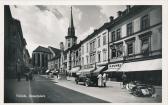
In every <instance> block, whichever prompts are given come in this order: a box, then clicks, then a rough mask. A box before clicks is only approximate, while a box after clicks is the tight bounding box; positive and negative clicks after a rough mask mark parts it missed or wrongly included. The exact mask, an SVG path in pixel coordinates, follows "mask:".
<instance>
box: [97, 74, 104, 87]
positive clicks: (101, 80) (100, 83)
mask: <svg viewBox="0 0 168 105" xmlns="http://www.w3.org/2000/svg"><path fill="white" fill-rule="evenodd" d="M97 78H98V87H102V86H103V76H102V74H99V75H98V76H97Z"/></svg>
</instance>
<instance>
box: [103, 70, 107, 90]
mask: <svg viewBox="0 0 168 105" xmlns="http://www.w3.org/2000/svg"><path fill="white" fill-rule="evenodd" d="M106 82H107V75H106V73H104V74H103V86H104V87H106Z"/></svg>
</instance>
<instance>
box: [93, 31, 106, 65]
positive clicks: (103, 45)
mask: <svg viewBox="0 0 168 105" xmlns="http://www.w3.org/2000/svg"><path fill="white" fill-rule="evenodd" d="M104 36H105V37H104ZM103 37H104V38H105V43H103ZM99 38H100V47H99V45H98V39H99ZM96 48H97V49H96V62H97V65H100V64H106V63H107V62H108V30H107V29H105V30H103V31H102V32H100V33H99V34H98V35H97V46H96ZM99 53H100V61H99V56H98V54H99Z"/></svg>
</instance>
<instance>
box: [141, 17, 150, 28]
mask: <svg viewBox="0 0 168 105" xmlns="http://www.w3.org/2000/svg"><path fill="white" fill-rule="evenodd" d="M149 25H150V24H149V16H148V15H145V16H143V17H142V18H141V30H145V29H147V28H149Z"/></svg>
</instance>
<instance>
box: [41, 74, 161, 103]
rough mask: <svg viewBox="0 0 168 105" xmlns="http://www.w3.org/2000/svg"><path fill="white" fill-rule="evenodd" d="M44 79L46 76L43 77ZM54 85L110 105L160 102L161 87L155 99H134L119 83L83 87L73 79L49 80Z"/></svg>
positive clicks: (112, 82) (111, 82) (108, 82)
mask: <svg viewBox="0 0 168 105" xmlns="http://www.w3.org/2000/svg"><path fill="white" fill-rule="evenodd" d="M44 77H46V76H44ZM51 81H53V82H54V83H55V82H57V83H55V84H57V85H60V86H63V87H66V88H69V89H72V90H75V91H78V92H80V93H84V94H87V95H89V96H92V97H96V98H99V99H103V100H105V101H108V102H112V103H159V102H161V101H162V100H161V93H162V89H161V87H155V88H156V93H157V97H135V96H133V95H132V94H130V93H129V92H128V91H127V90H126V89H121V86H120V82H114V81H107V87H105V88H104V87H103V88H99V87H85V86H84V85H82V84H81V85H77V84H75V79H74V78H73V77H67V80H57V79H56V78H54V79H51Z"/></svg>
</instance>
